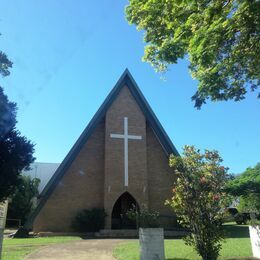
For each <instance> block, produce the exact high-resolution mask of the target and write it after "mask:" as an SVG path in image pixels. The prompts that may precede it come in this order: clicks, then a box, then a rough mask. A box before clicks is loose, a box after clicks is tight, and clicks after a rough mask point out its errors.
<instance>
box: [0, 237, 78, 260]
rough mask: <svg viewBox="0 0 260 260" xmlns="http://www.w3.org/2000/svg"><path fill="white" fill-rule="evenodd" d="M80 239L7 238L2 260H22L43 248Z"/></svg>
mask: <svg viewBox="0 0 260 260" xmlns="http://www.w3.org/2000/svg"><path fill="white" fill-rule="evenodd" d="M79 239H80V237H62V236H60V237H38V238H5V239H4V243H3V253H2V260H21V259H23V257H24V256H25V255H27V254H29V253H31V252H32V251H34V250H36V249H38V248H39V247H41V246H44V245H48V244H58V243H65V242H69V241H75V240H79Z"/></svg>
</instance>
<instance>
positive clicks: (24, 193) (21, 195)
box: [7, 175, 40, 225]
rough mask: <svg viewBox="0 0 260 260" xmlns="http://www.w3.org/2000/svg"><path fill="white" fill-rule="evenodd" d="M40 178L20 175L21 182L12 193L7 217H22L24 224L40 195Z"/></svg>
mask: <svg viewBox="0 0 260 260" xmlns="http://www.w3.org/2000/svg"><path fill="white" fill-rule="evenodd" d="M39 183H40V179H38V178H33V179H32V178H31V177H30V176H24V175H22V176H19V183H18V185H17V186H16V188H15V191H14V193H13V194H12V195H11V197H10V198H11V202H10V203H9V205H8V214H7V218H11V219H20V220H21V223H22V225H23V224H24V223H25V221H26V220H27V218H28V216H29V214H30V213H31V212H32V210H33V209H34V207H35V205H36V203H35V200H36V199H37V196H38V195H39V191H38V187H39Z"/></svg>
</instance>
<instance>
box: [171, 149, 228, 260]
mask: <svg viewBox="0 0 260 260" xmlns="http://www.w3.org/2000/svg"><path fill="white" fill-rule="evenodd" d="M183 150H184V151H183V156H182V157H180V156H171V157H170V166H171V167H172V168H173V170H174V174H175V179H174V188H173V190H172V191H173V197H172V198H171V199H170V200H168V201H167V202H166V203H167V204H169V205H170V206H171V207H172V208H173V209H174V211H175V213H176V214H177V216H178V218H179V219H180V224H181V225H182V226H183V227H186V228H188V229H189V230H190V231H191V233H190V234H189V235H188V236H187V237H185V242H186V244H188V245H192V246H194V248H195V250H196V251H197V252H198V253H199V254H200V255H201V256H202V258H203V259H204V260H215V259H217V257H218V255H219V251H220V249H221V240H222V239H223V231H222V229H221V225H222V221H221V218H222V214H223V213H224V211H223V210H222V209H223V208H224V205H225V203H226V197H225V193H224V186H225V183H226V181H227V177H228V175H227V170H228V169H227V168H225V167H223V166H222V165H220V164H221V162H222V159H221V157H220V156H219V154H218V152H217V151H208V150H206V151H205V153H204V154H201V153H200V150H197V149H196V148H195V147H194V146H185V147H184V149H183Z"/></svg>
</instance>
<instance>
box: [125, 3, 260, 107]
mask: <svg viewBox="0 0 260 260" xmlns="http://www.w3.org/2000/svg"><path fill="white" fill-rule="evenodd" d="M129 2H130V4H129V5H128V6H127V7H126V17H127V19H128V21H129V22H130V23H131V24H136V25H137V28H138V29H139V30H143V31H144V40H145V42H146V43H147V45H146V47H145V54H144V57H143V59H144V61H147V62H150V63H151V64H152V65H153V66H154V67H155V68H156V70H157V71H165V70H166V69H167V66H168V65H169V64H174V63H177V62H178V60H179V59H183V58H184V57H188V58H189V61H190V65H189V68H190V72H191V75H192V76H193V78H195V79H197V80H198V90H197V92H196V93H195V94H194V96H193V97H192V100H194V101H195V106H196V107H197V108H200V107H201V106H202V104H204V103H205V102H206V100H207V99H211V100H212V101H218V100H229V99H233V100H235V101H239V100H241V99H243V98H245V95H246V93H247V92H248V91H249V90H251V91H254V90H257V89H259V86H260V80H259V79H260V64H259V60H260V12H259V10H260V1H258V0H227V1H223V0H129ZM259 97H260V94H259V93H258V98H259Z"/></svg>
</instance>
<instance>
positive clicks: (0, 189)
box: [0, 51, 34, 202]
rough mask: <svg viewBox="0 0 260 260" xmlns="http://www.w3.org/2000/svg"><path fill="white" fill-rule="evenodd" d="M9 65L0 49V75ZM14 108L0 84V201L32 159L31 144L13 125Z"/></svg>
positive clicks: (12, 187)
mask: <svg viewBox="0 0 260 260" xmlns="http://www.w3.org/2000/svg"><path fill="white" fill-rule="evenodd" d="M11 67H12V62H11V61H10V60H9V59H8V58H7V56H6V54H5V53H3V52H1V51H0V75H2V76H3V77H5V76H8V75H9V74H10V71H9V69H10V68H11ZM16 110H17V107H16V104H15V103H13V102H10V101H9V100H8V97H7V96H6V95H5V94H4V91H3V88H2V87H1V86H0V202H1V201H2V200H4V199H6V198H7V197H8V196H10V195H11V194H12V193H13V192H14V190H15V187H16V185H17V184H18V182H19V178H18V177H19V174H20V173H21V171H22V170H23V169H29V165H30V164H31V163H32V162H33V161H34V157H33V152H34V148H33V144H32V143H31V142H30V141H29V140H28V139H27V138H26V137H24V136H22V135H21V134H20V132H19V131H18V130H17V129H16V127H15V125H16Z"/></svg>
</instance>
